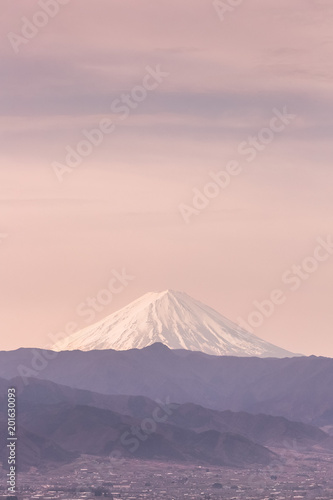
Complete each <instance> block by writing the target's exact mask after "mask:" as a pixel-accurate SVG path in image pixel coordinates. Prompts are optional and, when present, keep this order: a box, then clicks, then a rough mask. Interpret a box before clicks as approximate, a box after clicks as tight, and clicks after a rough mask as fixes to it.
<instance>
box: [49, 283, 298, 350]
mask: <svg viewBox="0 0 333 500" xmlns="http://www.w3.org/2000/svg"><path fill="white" fill-rule="evenodd" d="M155 342H161V343H163V344H165V345H166V346H168V347H169V348H170V349H187V350H191V351H201V352H205V353H207V354H214V355H228V356H259V357H278V358H281V357H289V356H294V354H293V353H290V352H288V351H286V350H284V349H281V348H279V347H277V346H274V345H272V344H270V343H268V342H265V341H264V340H262V339H260V338H259V337H257V336H255V335H253V334H251V333H249V332H247V331H245V330H243V329H242V328H241V327H239V326H238V325H236V324H235V323H233V322H231V321H230V320H228V319H227V318H225V317H224V316H222V315H221V314H219V313H218V312H217V311H215V310H214V309H212V308H210V307H208V306H206V305H204V304H202V303H201V302H199V301H197V300H195V299H192V298H191V297H190V296H189V295H187V294H186V293H183V292H174V291H172V290H166V291H164V292H150V293H147V294H145V295H143V296H142V297H140V298H139V299H137V300H135V301H133V302H131V303H130V304H128V305H127V306H126V307H124V308H122V309H120V310H119V311H117V312H115V313H113V314H111V315H110V316H108V317H107V318H105V319H103V320H101V321H99V322H98V323H95V324H93V325H90V326H88V327H86V328H84V329H83V330H81V331H78V332H76V333H74V334H72V335H70V336H69V337H67V338H66V339H64V340H62V341H61V342H59V343H57V344H55V345H54V346H53V349H54V350H57V351H60V350H62V351H64V350H76V349H79V350H82V351H90V350H94V349H115V350H128V349H133V348H138V349H141V348H143V347H146V346H148V345H151V344H154V343H155Z"/></svg>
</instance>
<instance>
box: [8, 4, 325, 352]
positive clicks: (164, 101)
mask: <svg viewBox="0 0 333 500" xmlns="http://www.w3.org/2000/svg"><path fill="white" fill-rule="evenodd" d="M59 1H60V0H59ZM54 2H55V0H44V1H43V0H40V1H39V2H36V1H33V0H21V1H20V2H16V1H15V2H13V0H3V2H2V16H1V19H0V33H1V44H0V68H1V86H0V95H1V101H0V111H1V117H0V120H1V121H0V130H1V135H0V137H1V139H0V140H1V149H0V203H1V211H0V278H1V281H0V304H1V306H0V307H1V312H0V324H1V332H2V336H1V346H0V349H14V348H18V347H20V346H39V347H43V346H45V345H48V344H49V343H50V339H49V333H53V334H57V332H62V331H63V330H64V329H65V327H66V326H68V322H72V323H74V324H75V325H77V326H78V327H84V326H86V325H87V321H86V318H84V317H82V316H80V315H78V314H77V308H78V305H79V304H82V303H83V302H85V301H86V300H87V298H89V297H92V298H94V297H97V295H98V293H99V292H100V290H102V289H103V288H105V287H106V286H107V285H108V283H109V281H110V279H111V277H112V271H113V270H118V271H119V272H120V271H121V270H122V269H126V271H127V273H129V274H130V275H132V276H134V277H135V278H134V279H133V280H131V281H130V282H129V284H128V286H127V287H125V288H124V290H122V291H121V292H120V293H118V294H114V295H113V300H112V301H111V302H110V303H109V304H104V305H103V307H102V306H101V304H100V303H99V311H97V312H96V318H95V319H96V320H98V319H101V318H102V317H104V316H105V315H107V314H110V313H111V312H113V311H115V310H117V309H118V308H120V307H122V306H124V305H125V304H127V303H128V302H130V301H131V300H133V299H135V298H137V297H138V296H140V295H141V294H143V293H145V292H148V291H154V290H157V291H158V290H164V289H166V288H171V289H176V290H181V291H185V292H187V293H188V294H190V295H192V296H193V297H195V298H197V299H199V300H202V301H203V302H205V303H207V304H209V305H210V306H212V307H214V308H215V309H217V310H218V311H219V312H221V313H222V314H224V315H225V316H227V317H228V318H230V319H231V320H234V321H236V320H237V319H238V318H240V317H241V318H244V319H247V318H248V316H249V315H250V314H251V313H253V312H254V311H256V309H257V306H255V305H254V304H253V303H254V301H258V302H262V301H264V300H265V299H267V298H269V297H270V295H271V293H272V291H273V290H274V289H279V290H280V291H281V294H282V295H281V296H283V300H281V304H279V305H275V306H274V311H271V312H270V313H269V314H270V316H269V317H268V318H265V320H264V321H262V322H260V325H259V326H258V327H256V328H254V330H253V331H254V333H256V334H257V335H259V336H260V337H262V338H264V339H266V340H268V341H270V342H272V343H275V344H277V345H279V346H281V347H284V348H286V349H289V350H292V351H295V352H302V353H304V354H317V355H326V356H333V340H332V323H333V307H332V282H333V280H332V278H333V255H331V254H330V253H329V251H331V252H332V253H333V251H332V250H325V249H321V250H320V252H321V253H320V256H321V261H320V262H318V258H316V260H314V259H313V258H312V259H309V257H311V256H312V255H313V254H314V251H315V248H316V247H317V246H318V242H317V240H318V238H320V237H321V238H323V239H324V240H326V239H327V237H329V235H333V225H332V214H333V196H332V187H333V170H332V153H333V146H332V132H333V87H332V79H333V67H332V65H333V57H332V56H333V50H332V49H333V35H332V33H333V4H332V1H331V0H293V1H290V0H279V1H276V0H244V1H243V2H241V1H240V2H239V6H237V7H230V5H231V4H232V3H236V2H228V0H226V1H225V2H222V1H221V2H220V5H219V7H218V6H214V3H213V2H212V1H211V0H177V1H176V0H159V1H158V2H152V1H148V0H141V1H138V0H61V5H60V4H55V3H54ZM215 3H216V2H215ZM223 3H224V4H225V5H227V6H228V5H229V7H228V10H227V9H224V8H223V6H222V4H223ZM41 5H43V7H44V10H43V9H42V7H41ZM224 10H225V12H224ZM57 11H58V12H57ZM31 23H34V24H38V25H39V27H37V28H36V27H34V24H31ZM148 67H149V68H148ZM156 68H157V69H158V68H159V71H160V72H161V73H162V76H158V75H157V76H156V75H155V77H154V76H153V75H154V71H156ZM143 82H144V84H145V86H146V89H143V88H142V87H140V85H142V83H143ZM138 86H139V87H138ZM148 87H149V88H148ZM131 93H132V94H131ZM126 94H131V95H132V96H133V95H134V96H135V99H136V100H133V99H134V98H133V97H131V101H130V103H129V104H126V105H125V108H124V103H122V104H120V101H121V100H124V99H125V100H126V99H128V98H127V97H126ZM145 94H146V95H145ZM121 105H122V106H123V108H122V110H123V111H122V112H120V110H121V108H120V106H121ZM284 109H285V113H287V115H288V114H289V115H294V117H293V118H292V119H291V118H283V120H284V121H285V122H288V120H289V123H283V121H281V119H280V121H277V120H275V121H272V120H273V118H274V117H275V116H276V115H277V114H279V113H283V110H284ZM273 110H275V111H273ZM125 114H126V117H125ZM127 115H128V116H127ZM107 120H109V121H107ZM101 121H102V123H104V124H106V123H107V124H108V126H109V130H110V127H111V125H110V121H112V122H113V129H112V131H111V132H110V133H108V134H104V135H103V136H102V137H103V141H102V142H101V144H99V145H94V146H90V150H91V152H90V151H89V144H88V146H86V147H88V153H90V154H88V155H87V156H85V157H81V159H79V160H80V164H78V165H77V166H76V167H75V168H70V167H69V166H68V165H66V159H65V157H66V154H67V152H68V151H67V152H66V148H67V147H70V148H74V149H76V148H77V145H78V143H79V142H80V141H82V140H87V138H86V137H85V135H84V132H83V131H84V130H85V131H86V133H87V131H90V130H91V129H95V128H96V127H98V126H99V125H100V123H101ZM272 124H274V127H278V128H279V131H277V130H275V129H274V131H273V132H272V129H271V126H272ZM267 127H270V130H267ZM258 134H259V136H258ZM99 137H100V136H99V135H98V136H96V134H95V141H97V142H98V140H99ZM251 137H252V138H257V139H249V138H251ZM258 137H259V139H258ZM249 140H251V141H253V140H256V142H255V144H256V146H252V148H253V147H255V148H256V149H254V150H253V149H252V154H251V155H250V153H249V152H248V153H247V154H245V150H246V148H247V147H248V146H247V145H246V143H247V142H248V141H249ZM263 141H265V144H264V142H263ZM239 148H241V149H239ZM86 151H87V149H86V150H84V147H83V154H84V153H86ZM253 151H255V154H254V153H253ZM81 156H82V155H81ZM250 156H255V158H254V159H253V161H248V160H249V159H250ZM72 160H73V159H72ZM79 160H77V161H78V163H79ZM230 161H235V162H237V165H238V167H237V169H238V170H237V172H238V175H234V176H232V178H231V181H230V184H229V185H228V186H224V187H222V186H220V187H219V189H218V190H216V184H215V187H214V186H213V187H212V186H210V188H209V187H207V183H209V182H212V179H211V176H210V173H212V172H215V173H217V172H221V171H226V168H228V167H227V166H228V165H229V167H230V163H229V162H230ZM55 162H58V164H57V165H58V167H55ZM60 163H62V164H63V166H65V167H66V168H67V171H66V172H65V171H63V172H62V174H61V179H62V182H60V181H59V179H58V177H57V175H56V171H57V172H58V170H57V168H59V164H60ZM234 165H235V164H234ZM58 176H59V172H58ZM194 189H198V190H199V191H200V192H203V190H204V189H206V192H209V193H213V194H215V195H216V196H215V198H214V199H210V200H208V201H205V200H204V201H201V203H202V207H204V206H205V205H207V206H205V208H202V209H201V208H200V209H198V208H195V210H194V211H195V213H193V214H192V213H191V214H190V215H189V216H188V221H187V223H186V222H185V220H184V217H183V216H182V214H181V211H180V208H179V207H180V206H183V209H184V205H187V206H188V207H189V206H191V205H192V207H193V197H194V191H193V190H194ZM209 189H210V191H209ZM328 249H330V247H328ZM325 252H326V253H325ZM316 255H317V256H318V255H319V253H316ZM326 257H327V258H326ZM324 258H325V260H324ZM295 265H296V266H298V265H300V266H301V269H300V270H298V271H297V272H300V273H303V274H302V278H299V283H297V278H295V272H296V270H295V268H294V270H293V266H295ZM304 266H305V269H308V270H309V272H306V273H305V276H304ZM310 270H311V272H310ZM312 271H313V272H312ZM282 276H284V278H282ZM296 285H298V286H296ZM292 287H294V288H297V289H295V290H292ZM282 302H283V303H282Z"/></svg>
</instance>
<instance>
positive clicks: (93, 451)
mask: <svg viewBox="0 0 333 500" xmlns="http://www.w3.org/2000/svg"><path fill="white" fill-rule="evenodd" d="M10 385H12V386H15V387H16V388H17V394H18V401H19V415H20V426H19V434H18V436H19V443H20V467H21V468H22V469H23V468H26V467H27V466H30V465H34V466H37V467H43V466H44V467H45V466H46V465H47V464H50V463H51V464H52V463H53V464H57V463H64V462H69V461H72V460H74V459H75V458H76V457H77V456H79V455H80V454H88V455H95V456H100V457H109V456H110V455H111V457H112V456H117V458H121V457H124V458H131V457H132V458H137V459H148V460H149V459H160V460H164V461H170V460H172V461H179V462H193V463H202V464H207V465H208V464H215V465H223V466H230V467H245V466H250V465H260V466H266V465H269V464H271V463H272V462H279V461H280V459H279V456H278V455H277V454H276V453H275V452H276V451H278V449H281V448H293V449H296V450H297V451H299V452H301V451H304V450H311V449H316V450H323V451H326V452H328V453H332V452H333V439H332V438H331V437H330V436H328V434H326V433H325V432H323V431H321V430H320V429H317V428H315V427H313V426H311V425H307V424H303V423H300V422H291V421H289V420H287V419H285V418H281V417H270V416H267V415H251V414H249V413H245V412H230V411H226V412H219V411H214V410H210V409H207V408H204V407H202V406H199V405H195V404H192V403H187V404H183V405H179V404H169V403H166V402H162V401H158V402H156V401H153V400H151V399H149V398H145V397H143V396H123V395H121V396H107V395H102V394H98V393H92V392H89V391H84V390H78V389H72V388H70V387H66V386H62V385H58V384H54V383H52V382H49V381H45V380H37V379H29V380H26V383H23V381H22V379H14V380H11V381H10ZM7 386H8V382H7V383H6V381H3V380H1V382H0V401H1V403H2V402H4V400H5V398H6V392H7V391H6V387H7ZM0 408H1V411H0V431H1V434H3V432H4V422H5V419H4V413H2V412H4V408H5V405H4V404H1V406H0ZM163 415H164V416H163ZM147 421H149V422H150V424H149V425H148V426H147ZM151 422H155V424H154V428H151ZM137 429H139V430H141V436H140V438H136V437H135V436H137V435H138V434H137V433H136V430H137ZM142 429H144V430H145V429H148V430H149V432H148V430H147V431H146V432H145V431H144V432H142ZM268 448H273V449H274V452H273V451H271V450H270V449H268ZM1 454H2V456H3V459H4V458H5V457H4V454H5V453H4V445H3V444H2V446H1Z"/></svg>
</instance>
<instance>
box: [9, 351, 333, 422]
mask: <svg viewBox="0 0 333 500" xmlns="http://www.w3.org/2000/svg"><path fill="white" fill-rule="evenodd" d="M51 357H53V359H51ZM19 374H21V375H25V376H26V377H39V378H41V379H45V380H49V381H53V382H55V383H57V384H63V385H67V386H70V387H73V388H78V389H86V390H89V391H92V392H98V393H104V394H111V395H129V396H145V397H147V398H150V399H152V400H155V399H156V398H159V399H161V400H165V398H170V399H171V401H172V402H174V403H179V404H184V403H189V402H191V403H194V404H197V405H202V406H204V407H206V408H211V409H214V410H220V411H223V410H231V411H237V412H239V411H245V412H249V413H253V414H259V413H264V414H267V415H273V416H282V417H285V418H288V419H290V420H297V421H302V422H304V423H311V424H317V423H318V425H319V424H320V425H321V426H329V425H333V391H332V387H333V359H331V358H322V357H315V356H310V357H295V358H284V359H275V358H264V359H261V358H242V357H228V356H210V355H207V354H204V353H201V352H192V351H187V350H171V349H169V348H168V347H166V346H164V345H162V344H154V345H151V346H149V347H146V348H144V349H131V350H128V351H113V350H97V351H87V352H85V351H65V352H59V353H52V352H49V351H43V350H38V349H18V350H17V351H10V352H0V377H3V378H7V379H10V378H14V377H17V376H18V375H19ZM0 386H1V384H0ZM31 397H33V394H32V395H31ZM78 402H79V401H78ZM79 403H80V404H85V403H84V402H82V401H80V402H79Z"/></svg>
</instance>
